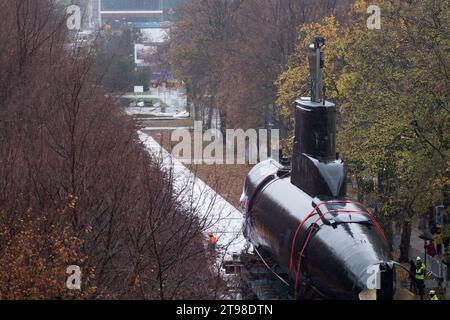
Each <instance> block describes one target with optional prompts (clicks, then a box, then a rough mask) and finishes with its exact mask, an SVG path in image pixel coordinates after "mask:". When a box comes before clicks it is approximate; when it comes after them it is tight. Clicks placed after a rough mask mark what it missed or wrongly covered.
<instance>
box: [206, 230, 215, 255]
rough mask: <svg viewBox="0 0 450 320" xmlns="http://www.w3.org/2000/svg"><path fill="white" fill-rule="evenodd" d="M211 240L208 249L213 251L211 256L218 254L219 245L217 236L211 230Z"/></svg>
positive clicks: (209, 234)
mask: <svg viewBox="0 0 450 320" xmlns="http://www.w3.org/2000/svg"><path fill="white" fill-rule="evenodd" d="M208 236H209V241H208V249H209V251H210V252H211V256H213V257H215V256H216V246H217V238H216V236H215V235H214V234H213V233H212V232H210V233H208Z"/></svg>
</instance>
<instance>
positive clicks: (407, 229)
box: [400, 218, 411, 262]
mask: <svg viewBox="0 0 450 320" xmlns="http://www.w3.org/2000/svg"><path fill="white" fill-rule="evenodd" d="M410 240H411V219H409V218H406V219H405V220H403V225H402V237H401V241H400V262H408V261H409V244H410Z"/></svg>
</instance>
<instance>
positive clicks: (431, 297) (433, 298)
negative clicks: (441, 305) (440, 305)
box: [430, 290, 439, 300]
mask: <svg viewBox="0 0 450 320" xmlns="http://www.w3.org/2000/svg"><path fill="white" fill-rule="evenodd" d="M430 300H439V297H438V295H437V294H436V291H434V290H430Z"/></svg>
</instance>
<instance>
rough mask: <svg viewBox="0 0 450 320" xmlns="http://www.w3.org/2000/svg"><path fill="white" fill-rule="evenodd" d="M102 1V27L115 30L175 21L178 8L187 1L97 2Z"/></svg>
mask: <svg viewBox="0 0 450 320" xmlns="http://www.w3.org/2000/svg"><path fill="white" fill-rule="evenodd" d="M97 1H100V7H99V8H100V9H99V10H100V14H99V16H100V22H101V25H105V24H108V25H110V26H111V27H113V28H117V27H120V26H123V25H131V26H134V25H136V24H139V25H141V26H142V25H143V24H146V23H156V22H157V23H161V22H164V21H171V20H173V19H174V13H175V11H176V10H174V9H175V8H176V6H178V5H180V4H181V3H182V2H184V1H185V0H97Z"/></svg>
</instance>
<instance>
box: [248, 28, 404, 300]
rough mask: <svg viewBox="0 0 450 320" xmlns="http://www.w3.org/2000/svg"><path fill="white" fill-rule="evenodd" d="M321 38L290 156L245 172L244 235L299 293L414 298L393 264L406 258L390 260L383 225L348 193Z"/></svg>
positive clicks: (298, 107) (314, 46)
mask: <svg viewBox="0 0 450 320" xmlns="http://www.w3.org/2000/svg"><path fill="white" fill-rule="evenodd" d="M324 45H325V39H324V38H321V37H316V38H315V39H314V41H313V43H311V45H310V46H309V48H308V60H309V69H310V76H311V97H302V98H299V99H297V100H296V101H295V129H294V131H295V132H294V135H295V136H294V144H293V154H292V158H291V161H290V162H291V163H288V162H286V160H285V161H282V162H281V163H280V162H278V161H275V160H273V159H269V160H265V161H262V162H260V163H259V164H257V165H256V166H255V167H254V168H253V169H252V170H251V171H250V172H249V174H248V175H247V177H246V179H245V183H244V188H243V189H244V190H243V194H242V197H241V206H242V211H243V214H244V220H245V222H244V227H243V233H244V236H245V238H246V239H247V240H248V241H249V242H250V243H251V244H252V245H253V248H254V250H256V251H257V252H258V254H259V255H260V256H261V257H262V258H263V257H267V258H270V259H271V261H275V262H276V264H277V268H278V269H279V270H281V272H280V275H279V276H280V277H282V278H283V279H284V282H285V283H286V284H287V285H288V286H289V290H291V292H293V294H294V296H295V298H296V299H304V298H305V297H306V293H307V292H309V291H311V290H312V291H314V292H315V293H316V294H317V295H318V296H319V297H321V298H323V299H332V300H394V299H411V298H412V294H411V293H409V291H408V292H407V293H405V292H404V291H405V290H406V289H397V288H396V279H395V278H396V276H395V275H396V273H395V268H396V266H400V267H402V265H400V264H398V263H397V262H395V261H393V259H392V255H391V252H390V249H389V245H388V241H387V239H386V236H385V234H384V231H383V229H382V227H381V226H380V224H379V223H378V222H377V220H376V219H375V217H374V216H373V215H372V214H371V213H370V211H369V210H368V209H367V208H366V207H365V206H364V205H363V204H361V203H358V202H356V201H353V200H350V199H348V198H347V197H346V167H345V165H344V162H343V161H342V159H341V158H340V156H339V154H338V153H337V152H336V115H337V106H336V105H335V104H334V103H332V102H330V101H327V100H326V99H325V97H324V89H323V69H324V65H325V62H324V61H325V59H324V57H325V55H324V51H323V47H324ZM403 268H404V267H403ZM407 271H408V270H407ZM408 272H409V271H408ZM399 296H402V297H404V298H399Z"/></svg>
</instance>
